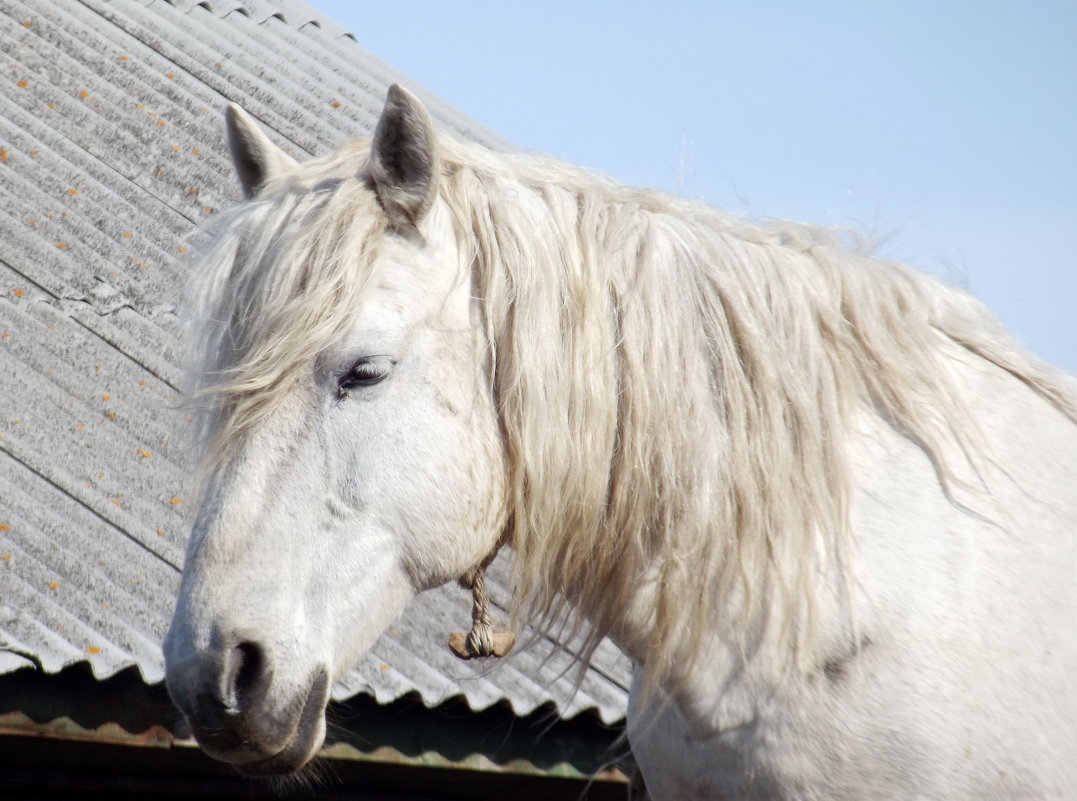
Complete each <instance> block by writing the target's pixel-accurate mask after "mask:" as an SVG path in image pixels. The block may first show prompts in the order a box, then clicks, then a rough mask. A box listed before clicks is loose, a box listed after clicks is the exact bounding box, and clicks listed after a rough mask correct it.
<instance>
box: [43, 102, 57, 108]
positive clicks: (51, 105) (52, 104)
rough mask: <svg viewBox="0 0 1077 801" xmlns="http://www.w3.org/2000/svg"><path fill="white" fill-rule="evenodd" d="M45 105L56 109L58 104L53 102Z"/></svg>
mask: <svg viewBox="0 0 1077 801" xmlns="http://www.w3.org/2000/svg"><path fill="white" fill-rule="evenodd" d="M45 105H46V106H48V107H49V108H56V104H55V103H53V102H52V101H51V100H50V101H49V102H48V103H46V104H45Z"/></svg>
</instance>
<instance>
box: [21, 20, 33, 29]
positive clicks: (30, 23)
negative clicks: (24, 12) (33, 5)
mask: <svg viewBox="0 0 1077 801" xmlns="http://www.w3.org/2000/svg"><path fill="white" fill-rule="evenodd" d="M33 24H34V23H32V22H31V21H30V20H26V22H24V23H23V24H22V27H24V28H29V27H30V26H31V25H33Z"/></svg>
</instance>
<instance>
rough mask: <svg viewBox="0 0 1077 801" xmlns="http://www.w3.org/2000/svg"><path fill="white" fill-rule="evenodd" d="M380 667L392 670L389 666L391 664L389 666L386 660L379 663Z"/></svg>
mask: <svg viewBox="0 0 1077 801" xmlns="http://www.w3.org/2000/svg"><path fill="white" fill-rule="evenodd" d="M378 667H380V668H381V669H382V670H392V668H391V667H389V666H388V665H387V664H385V663H384V662H382V663H381V664H380V665H378Z"/></svg>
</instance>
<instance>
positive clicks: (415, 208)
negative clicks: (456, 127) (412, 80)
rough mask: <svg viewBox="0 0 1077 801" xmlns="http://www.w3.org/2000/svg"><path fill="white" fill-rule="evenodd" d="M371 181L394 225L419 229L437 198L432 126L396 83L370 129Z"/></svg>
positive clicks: (418, 104) (416, 100) (423, 110)
mask: <svg viewBox="0 0 1077 801" xmlns="http://www.w3.org/2000/svg"><path fill="white" fill-rule="evenodd" d="M370 177H371V179H372V180H373V182H374V191H375V192H377V194H378V200H380V201H381V205H382V208H384V209H385V211H386V213H388V215H389V219H390V220H391V221H392V223H393V224H394V225H401V224H409V225H412V226H414V225H417V224H418V223H419V221H420V220H421V219H422V218H423V215H424V214H426V212H427V211H428V210H429V209H430V205H431V204H432V203H433V202H434V198H435V197H436V196H437V192H438V154H437V134H436V133H435V131H434V123H433V121H432V120H431V119H430V114H429V113H428V112H427V110H426V107H425V106H423V104H422V103H421V102H420V100H419V98H417V97H415V95H413V94H412V93H411V92H409V91H408V90H407V89H404V88H403V87H401V86H400V85H399V84H393V85H392V86H390V87H389V94H388V96H387V97H386V98H385V108H384V109H383V110H382V112H381V118H380V119H379V120H378V125H377V127H376V128H375V129H374V141H373V142H372V143H371V145H370Z"/></svg>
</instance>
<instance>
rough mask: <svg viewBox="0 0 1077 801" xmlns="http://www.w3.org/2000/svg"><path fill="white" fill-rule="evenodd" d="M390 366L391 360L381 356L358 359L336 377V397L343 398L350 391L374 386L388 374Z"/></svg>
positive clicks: (391, 365) (391, 364)
mask: <svg viewBox="0 0 1077 801" xmlns="http://www.w3.org/2000/svg"><path fill="white" fill-rule="evenodd" d="M392 367H393V362H392V361H390V360H389V359H386V358H383V357H379V356H371V357H367V358H363V359H360V360H359V361H357V362H356V363H355V364H353V365H352V366H351V367H350V368H348V371H347V372H346V373H343V374H342V375H341V376H340V378H339V379H337V397H338V398H342V399H343V398H346V397H348V395H349V393H351V392H354V391H357V390H360V389H363V388H364V387H372V386H374V385H375V384H377V383H378V382H380V381H383V380H384V379H385V377H386V376H388V375H389V371H390V370H391V369H392Z"/></svg>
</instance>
